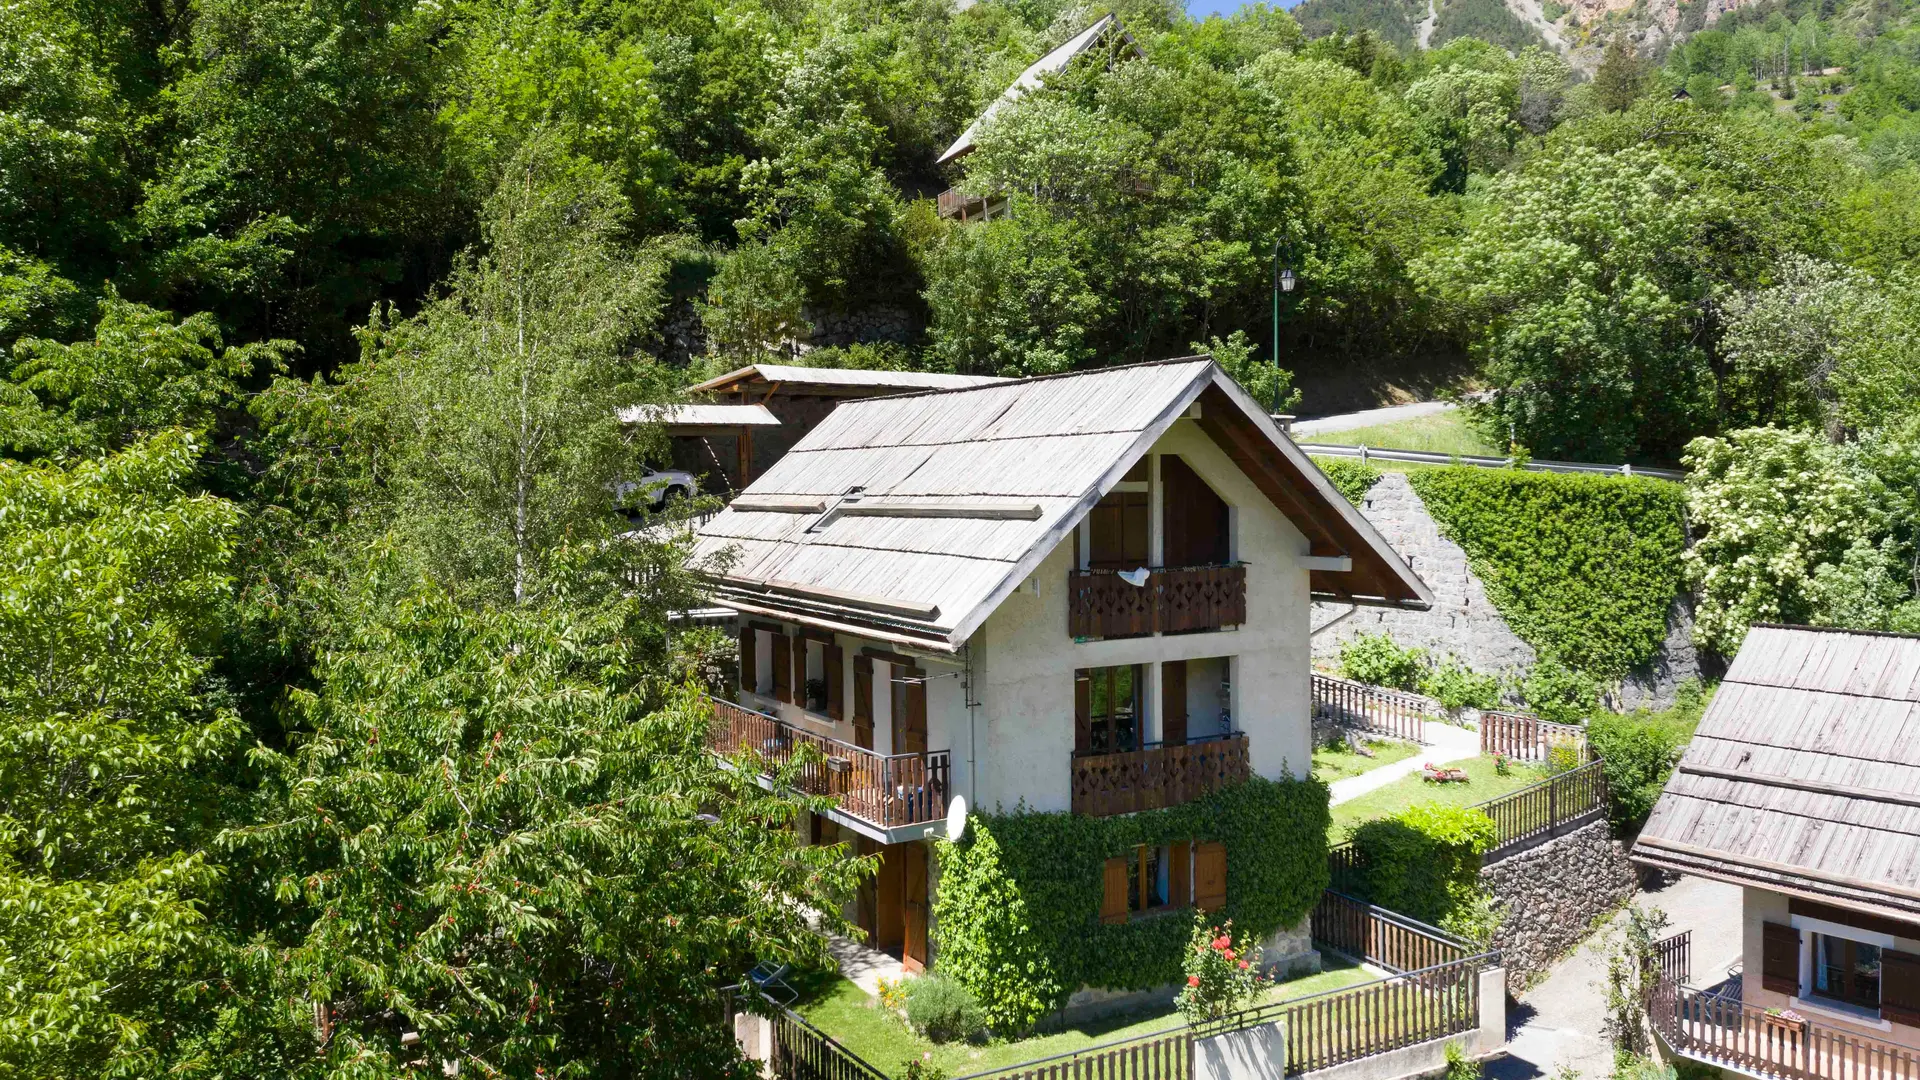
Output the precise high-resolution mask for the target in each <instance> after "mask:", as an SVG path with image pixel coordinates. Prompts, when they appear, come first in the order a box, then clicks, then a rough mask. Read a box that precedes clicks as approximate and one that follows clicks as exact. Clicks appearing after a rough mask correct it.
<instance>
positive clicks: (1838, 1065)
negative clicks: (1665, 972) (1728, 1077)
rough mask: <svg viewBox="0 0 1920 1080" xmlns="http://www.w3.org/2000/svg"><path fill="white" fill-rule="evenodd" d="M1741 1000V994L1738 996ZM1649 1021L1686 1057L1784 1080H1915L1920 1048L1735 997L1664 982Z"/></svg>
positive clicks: (1919, 1069) (1656, 993) (1650, 1007)
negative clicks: (1820, 1022) (1751, 1003)
mask: <svg viewBox="0 0 1920 1080" xmlns="http://www.w3.org/2000/svg"><path fill="white" fill-rule="evenodd" d="M1733 993H1734V994H1737V993H1738V991H1737V990H1735V991H1733ZM1647 1012H1648V1016H1649V1018H1650V1019H1651V1020H1652V1021H1653V1027H1654V1030H1655V1031H1658V1032H1659V1033H1660V1037H1661V1038H1662V1039H1665V1040H1666V1043H1667V1045H1668V1046H1671V1047H1672V1048H1673V1049H1674V1051H1675V1052H1676V1053H1678V1054H1680V1055H1682V1056H1684V1057H1689V1058H1692V1059H1693V1060H1695V1061H1700V1062H1705V1063H1707V1064H1710V1065H1716V1066H1719V1067H1720V1068H1723V1069H1727V1070H1730V1071H1733V1072H1740V1073H1745V1074H1747V1075H1748V1076H1763V1077H1777V1078H1779V1080H1915V1078H1916V1077H1920V1049H1917V1048H1915V1047H1912V1046H1905V1045H1902V1044H1900V1043H1896V1042H1890V1041H1887V1040H1884V1039H1874V1038H1868V1037H1867V1036H1864V1035H1857V1034H1855V1033H1853V1032H1851V1031H1846V1030H1843V1029H1840V1028H1837V1027H1830V1026H1826V1025H1822V1024H1817V1023H1813V1022H1811V1021H1809V1020H1805V1019H1798V1018H1790V1017H1787V1016H1783V1015H1779V1014H1775V1013H1769V1012H1767V1010H1765V1009H1761V1008H1756V1007H1754V1006H1752V1005H1748V1004H1746V1003H1745V1002H1742V1001H1741V1000H1740V999H1739V998H1738V997H1735V996H1732V995H1730V994H1723V993H1716V992H1713V991H1705V992H1702V991H1699V990H1693V989H1689V988H1687V987H1684V986H1681V985H1678V984H1677V983H1676V982H1674V981H1673V980H1671V979H1665V978H1663V979H1661V981H1660V983H1659V987H1658V989H1656V990H1655V991H1654V993H1653V1000H1652V1001H1650V1002H1649V1003H1648V1008H1647Z"/></svg>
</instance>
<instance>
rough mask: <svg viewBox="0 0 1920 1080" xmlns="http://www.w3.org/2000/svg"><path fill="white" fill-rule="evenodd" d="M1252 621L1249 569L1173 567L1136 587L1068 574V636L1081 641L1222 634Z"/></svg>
mask: <svg viewBox="0 0 1920 1080" xmlns="http://www.w3.org/2000/svg"><path fill="white" fill-rule="evenodd" d="M1246 621H1247V568H1246V567H1245V566H1243V565H1241V564H1239V563H1230V564H1226V565H1221V566H1172V567H1160V568H1156V569H1154V570H1152V571H1150V572H1149V573H1148V575H1147V580H1146V582H1145V583H1144V584H1141V585H1135V584H1133V583H1132V582H1130V581H1128V580H1127V579H1126V578H1124V577H1121V576H1120V573H1119V571H1115V570H1072V571H1069V572H1068V574H1067V633H1068V634H1069V635H1071V636H1072V637H1076V638H1104V637H1134V636H1139V635H1142V634H1154V633H1161V634H1177V633H1182V632H1184V631H1189V630H1218V629H1220V628H1221V627H1223V626H1239V625H1240V624H1241V623H1244V622H1246Z"/></svg>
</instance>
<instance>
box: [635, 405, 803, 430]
mask: <svg viewBox="0 0 1920 1080" xmlns="http://www.w3.org/2000/svg"><path fill="white" fill-rule="evenodd" d="M615 415H617V416H618V417H619V418H620V422H621V423H623V424H664V425H666V426H667V427H670V428H674V427H687V428H692V427H712V428H736V427H779V426H780V419H779V418H778V417H776V416H774V415H773V413H772V412H771V411H770V410H768V408H767V407H766V406H765V405H706V404H700V403H697V402H696V403H694V404H691V405H629V406H627V407H626V408H624V409H620V410H618V411H617V412H616V414H615Z"/></svg>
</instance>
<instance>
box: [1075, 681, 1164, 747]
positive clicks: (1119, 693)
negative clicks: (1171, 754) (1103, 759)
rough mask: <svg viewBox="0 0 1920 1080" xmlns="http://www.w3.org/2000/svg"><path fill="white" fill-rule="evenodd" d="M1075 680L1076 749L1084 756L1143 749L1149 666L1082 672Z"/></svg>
mask: <svg viewBox="0 0 1920 1080" xmlns="http://www.w3.org/2000/svg"><path fill="white" fill-rule="evenodd" d="M1073 679H1074V687H1073V704H1074V740H1073V743H1074V747H1073V748H1074V749H1075V750H1076V751H1078V752H1080V753H1084V754H1115V753H1120V752H1122V751H1127V750H1138V749H1140V744H1141V741H1142V740H1141V731H1140V726H1141V723H1142V721H1143V719H1144V718H1145V715H1146V710H1145V709H1143V708H1142V707H1141V702H1142V696H1143V695H1144V693H1145V691H1146V681H1147V680H1146V665H1144V664H1126V665H1122V666H1120V667H1102V668H1081V669H1080V670H1078V671H1076V672H1074V674H1073Z"/></svg>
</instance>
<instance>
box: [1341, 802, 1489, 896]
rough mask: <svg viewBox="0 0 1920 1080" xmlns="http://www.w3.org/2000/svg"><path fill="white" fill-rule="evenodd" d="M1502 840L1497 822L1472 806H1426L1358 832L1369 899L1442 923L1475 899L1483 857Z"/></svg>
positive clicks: (1355, 841) (1357, 843)
mask: <svg viewBox="0 0 1920 1080" xmlns="http://www.w3.org/2000/svg"><path fill="white" fill-rule="evenodd" d="M1499 839H1500V833H1499V830H1498V829H1497V828H1496V827H1495V826H1494V824H1493V819H1492V818H1490V817H1488V816H1487V815H1486V814H1484V813H1481V812H1480V811H1479V810H1476V809H1474V808H1472V807H1468V806H1447V805H1444V804H1441V803H1423V804H1421V805H1418V806H1411V807H1408V808H1407V809H1405V810H1402V811H1400V812H1399V813H1398V814H1395V815H1393V816H1392V817H1384V818H1375V819H1374V820H1372V821H1368V822H1365V823H1363V824H1361V825H1360V826H1358V827H1357V828H1355V829H1354V830H1353V846H1354V847H1355V848H1357V849H1358V850H1359V853H1360V865H1361V866H1362V868H1363V869H1362V870H1361V874H1360V889H1361V892H1362V894H1363V896H1364V898H1365V899H1367V900H1370V901H1372V902H1373V903H1375V904H1378V905H1380V906H1381V907H1383V908H1386V909H1387V910H1389V911H1397V912H1399V913H1401V914H1402V915H1409V916H1412V917H1413V918H1416V919H1419V920H1420V921H1422V922H1427V923H1434V924H1438V923H1439V922H1440V921H1441V920H1442V919H1444V918H1446V917H1447V916H1448V915H1449V914H1450V913H1451V912H1452V911H1453V910H1454V908H1455V907H1456V906H1457V905H1459V904H1461V903H1463V902H1467V901H1469V900H1470V899H1471V897H1472V895H1473V893H1474V892H1475V890H1476V889H1478V887H1479V883H1480V857H1481V856H1482V855H1485V854H1486V853H1487V852H1488V851H1491V850H1493V845H1494V844H1496V843H1498V842H1499Z"/></svg>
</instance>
